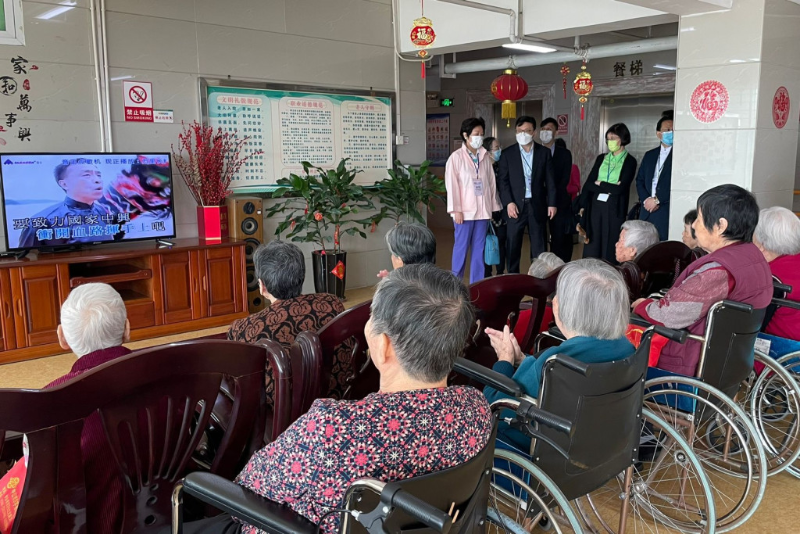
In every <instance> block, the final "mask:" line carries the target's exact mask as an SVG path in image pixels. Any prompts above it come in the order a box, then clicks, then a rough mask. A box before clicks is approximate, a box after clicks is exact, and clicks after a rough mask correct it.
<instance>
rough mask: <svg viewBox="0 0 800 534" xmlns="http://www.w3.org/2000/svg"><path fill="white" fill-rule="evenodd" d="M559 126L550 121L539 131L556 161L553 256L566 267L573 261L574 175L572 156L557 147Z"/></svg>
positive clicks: (554, 121)
mask: <svg viewBox="0 0 800 534" xmlns="http://www.w3.org/2000/svg"><path fill="white" fill-rule="evenodd" d="M557 133H558V122H557V121H556V120H555V119H554V118H552V117H548V118H546V119H545V120H543V121H542V124H541V126H540V127H539V139H541V141H542V145H543V146H544V147H545V148H547V149H549V150H550V154H551V155H552V158H553V173H554V176H555V183H556V208H557V210H558V211H557V212H556V216H555V217H553V218H552V219H550V221H549V226H550V252H552V253H553V254H555V255H556V256H558V257H559V258H561V259H562V260H563V261H564V262H565V263H566V262H568V261H570V260H571V259H572V233H573V232H572V230H573V229H574V226H575V224H574V222H573V217H572V199H571V198H570V196H569V193H567V186H568V185H569V177H570V175H571V174H572V152H570V151H569V150H567V148H566V147H563V146H558V145H557V144H556V135H557Z"/></svg>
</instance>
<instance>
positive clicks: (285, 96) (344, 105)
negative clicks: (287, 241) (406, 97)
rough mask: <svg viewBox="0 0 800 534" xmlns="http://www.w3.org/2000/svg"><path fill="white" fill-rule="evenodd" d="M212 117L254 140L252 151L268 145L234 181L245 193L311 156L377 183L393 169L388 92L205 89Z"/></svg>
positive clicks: (319, 163)
mask: <svg viewBox="0 0 800 534" xmlns="http://www.w3.org/2000/svg"><path fill="white" fill-rule="evenodd" d="M205 97H206V102H205V107H206V108H207V109H206V110H204V111H205V115H206V116H207V118H208V122H209V124H210V125H211V126H213V127H215V128H216V127H220V128H222V129H223V130H237V131H238V135H239V136H240V137H241V136H248V137H250V140H249V143H248V145H247V148H246V149H245V154H246V153H252V152H255V151H258V150H261V151H262V152H263V154H261V155H258V156H254V157H252V158H251V159H249V160H248V161H247V163H245V166H244V167H242V169H241V171H240V172H239V175H238V176H237V177H236V179H235V180H234V181H233V182H232V183H231V188H232V189H235V190H236V191H237V192H242V193H244V192H247V191H255V190H264V189H269V187H270V186H274V184H275V182H276V181H277V180H278V179H280V178H287V177H288V176H289V174H290V173H295V174H299V173H302V171H303V167H302V165H301V163H302V162H303V161H308V162H310V163H312V164H314V165H317V166H319V167H322V168H333V167H336V166H337V165H338V164H339V162H340V161H341V159H342V158H350V161H349V162H348V166H349V167H350V168H353V167H355V168H357V169H360V170H362V171H363V172H361V173H359V174H358V175H357V177H356V181H357V182H358V183H360V184H368V185H372V184H373V183H375V182H376V181H378V180H382V179H384V178H385V177H386V170H387V169H389V168H391V166H392V101H391V98H388V97H382V96H366V95H349V94H336V93H330V94H328V93H323V92H301V91H288V90H286V91H284V90H276V89H255V88H252V89H251V88H239V87H227V86H226V87H222V86H212V85H207V86H205Z"/></svg>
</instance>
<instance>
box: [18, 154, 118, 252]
mask: <svg viewBox="0 0 800 534" xmlns="http://www.w3.org/2000/svg"><path fill="white" fill-rule="evenodd" d="M54 175H55V179H56V183H57V184H58V186H59V187H60V188H61V189H63V190H64V192H65V193H66V196H65V197H64V200H63V201H62V202H59V203H58V204H54V205H52V206H50V207H49V208H47V209H45V210H43V211H40V212H39V213H37V214H36V215H34V216H33V217H31V224H30V225H29V226H27V227H26V228H25V229H24V230H23V231H22V234H20V238H19V248H36V247H40V246H59V245H69V244H74V243H94V242H96V241H112V240H113V239H114V234H109V233H107V232H106V230H105V227H104V225H105V223H106V222H107V221H105V220H104V217H105V218H107V216H108V210H107V209H106V207H105V206H102V205H100V204H99V203H96V202H95V201H96V200H99V199H100V198H101V197H102V196H103V178H102V174H101V173H100V169H99V168H98V167H97V166H96V165H94V164H93V163H91V160H88V159H77V160H74V162H72V161H70V162H68V163H62V164H60V165H57V166H56V168H55V171H54ZM117 233H119V231H117Z"/></svg>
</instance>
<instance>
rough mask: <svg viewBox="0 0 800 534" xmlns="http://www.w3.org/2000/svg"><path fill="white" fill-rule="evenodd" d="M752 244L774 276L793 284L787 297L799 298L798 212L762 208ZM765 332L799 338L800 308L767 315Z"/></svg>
mask: <svg viewBox="0 0 800 534" xmlns="http://www.w3.org/2000/svg"><path fill="white" fill-rule="evenodd" d="M753 244H754V245H755V246H756V247H758V250H760V251H761V253H762V254H763V255H764V259H765V260H767V262H769V268H770V270H771V271H772V274H773V276H775V277H776V278H778V280H780V281H781V282H782V283H784V284H788V285H790V286H792V292H791V293H789V294H788V295H787V296H786V298H787V299H789V300H794V301H800V219H798V218H797V215H795V214H794V213H792V212H791V211H790V210H788V209H786V208H781V207H777V206H776V207H773V208H767V209H763V210H761V215H760V217H759V220H758V226H756V231H755V234H754V235H753ZM764 332H766V333H767V334H772V335H773V336H778V337H782V338H786V339H793V340H795V341H800V311H798V310H793V309H791V308H777V309H776V310H774V313H772V316H771V317H768V322H767V324H766V329H765V330H764Z"/></svg>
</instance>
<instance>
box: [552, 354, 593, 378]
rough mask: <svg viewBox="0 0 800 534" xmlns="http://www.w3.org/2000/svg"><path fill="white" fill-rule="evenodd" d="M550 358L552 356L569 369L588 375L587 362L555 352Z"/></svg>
mask: <svg viewBox="0 0 800 534" xmlns="http://www.w3.org/2000/svg"><path fill="white" fill-rule="evenodd" d="M551 358H554V359H555V360H556V361H557V362H558V363H560V364H561V365H563V366H564V367H566V368H567V369H569V370H570V371H575V372H576V373H578V374H580V375H583V376H589V374H590V371H589V364H588V363H583V362H581V361H578V360H576V359H574V358H570V357H569V356H564V355H563V354H556V355H555V356H552V357H551ZM548 359H550V358H548Z"/></svg>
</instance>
